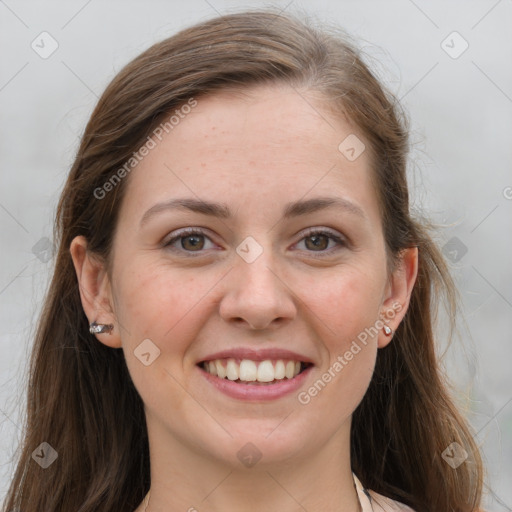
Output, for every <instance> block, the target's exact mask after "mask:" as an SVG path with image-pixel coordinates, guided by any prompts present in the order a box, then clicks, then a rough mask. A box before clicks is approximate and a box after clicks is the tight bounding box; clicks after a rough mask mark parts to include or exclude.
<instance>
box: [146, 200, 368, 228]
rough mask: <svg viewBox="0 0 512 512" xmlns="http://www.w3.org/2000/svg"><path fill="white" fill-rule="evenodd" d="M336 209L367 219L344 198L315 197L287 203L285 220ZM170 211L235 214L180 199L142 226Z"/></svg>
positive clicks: (162, 206) (155, 209) (157, 208)
mask: <svg viewBox="0 0 512 512" xmlns="http://www.w3.org/2000/svg"><path fill="white" fill-rule="evenodd" d="M333 207H336V208H338V209H340V210H343V211H345V212H347V213H350V214H352V215H356V216H358V217H361V218H362V219H365V218H366V215H365V214H364V212H363V210H362V209H361V207H359V206H358V205H356V204H355V203H352V202H351V201H349V200H348V199H344V198H342V197H329V196H325V197H315V198H312V199H307V200H299V201H294V202H291V203H287V204H286V206H285V208H284V210H283V219H291V218H293V217H299V216H301V215H307V214H309V213H315V212H318V211H321V210H325V209H327V208H333ZM169 210H185V211H186V210H188V211H192V212H195V213H200V214H203V215H209V216H212V217H217V218H220V219H230V218H232V216H233V214H232V213H231V210H230V209H229V207H228V206H227V205H226V204H225V203H215V202H211V201H205V200H201V199H195V198H178V199H172V200H170V201H165V202H163V203H157V204H155V205H154V206H152V207H151V208H150V209H149V210H147V211H146V213H144V215H143V216H142V219H141V221H140V225H141V226H142V225H143V224H145V223H146V222H148V220H149V219H150V218H151V217H154V216H155V215H157V214H159V213H161V212H164V211H169Z"/></svg>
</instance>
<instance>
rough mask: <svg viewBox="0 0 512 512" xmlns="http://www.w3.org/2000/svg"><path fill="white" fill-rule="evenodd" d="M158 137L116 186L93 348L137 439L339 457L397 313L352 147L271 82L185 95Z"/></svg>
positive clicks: (208, 452)
mask: <svg viewBox="0 0 512 512" xmlns="http://www.w3.org/2000/svg"><path fill="white" fill-rule="evenodd" d="M163 135H164V136H163V137H162V136H161V139H162V140H159V139H158V138H156V137H155V138H154V141H155V143H156V146H155V147H153V149H151V150H150V151H149V154H148V155H147V156H146V157H145V158H144V159H143V160H142V161H141V162H140V163H139V164H138V165H137V167H136V168H135V169H134V170H133V171H132V172H131V174H130V176H129V178H125V179H128V180H129V183H127V190H126V195H125V198H124V200H123V204H122V208H121V212H120V216H119V222H118V226H117V230H116V234H115V239H114V246H113V253H112V269H111V273H110V275H109V277H108V278H107V279H110V286H109V287H107V288H108V292H106V293H109V294H110V295H109V297H110V301H111V304H112V310H113V314H114V315H115V316H113V323H114V324H115V332H114V334H113V335H112V336H108V335H102V336H99V338H100V340H101V341H103V342H104V343H106V344H109V345H110V346H118V347H122V349H123V351H124V354H125V358H126V362H127V365H128V369H129V371H130V374H131V376H132V379H133V381H134V384H135V386H136V388H137V390H138V392H139V393H140V395H141V397H142V399H143V401H144V404H145V409H146V414H147V422H148V429H149V431H150V433H151V435H152V436H153V439H160V441H161V443H162V445H163V446H167V447H168V448H167V449H169V450H170V451H171V452H172V451H173V450H174V449H175V448H176V450H178V448H177V447H178V446H179V447H180V448H179V450H188V452H189V453H190V452H193V453H195V454H197V455H198V456H203V457H204V456H206V457H208V458H211V459H215V460H217V461H219V460H221V461H224V462H226V463H228V464H237V465H240V464H241V463H242V464H246V465H247V464H248V463H247V461H248V460H249V459H251V457H252V460H256V459H258V457H260V456H261V457H262V458H261V462H260V464H263V463H265V462H276V461H278V460H280V459H284V458H287V459H289V458H292V459H293V458H294V457H295V458H301V457H312V456H313V454H315V453H318V452H319V451H320V450H321V449H323V448H326V447H329V446H330V447H331V449H333V448H332V447H334V446H340V439H343V440H345V441H346V440H348V436H349V431H350V418H351V415H352V413H353V411H354V409H355V408H356V406H357V405H358V403H359V402H360V401H361V399H362V397H363V395H364V393H365V391H366V389H367V387H368V384H369V382H370V379H371V376H372V371H373V367H374V363H375V358H376V353H377V348H378V347H379V346H384V345H385V344H386V343H387V342H388V341H389V339H390V337H389V336H386V335H385V334H384V333H383V331H382V323H379V322H378V320H379V317H382V316H383V315H385V317H387V318H393V317H394V318H393V319H392V320H390V321H389V325H390V326H391V327H392V328H396V325H397V323H398V319H399V317H400V316H401V313H400V314H399V313H398V310H399V309H401V306H400V304H398V303H397V297H398V296H399V295H400V293H401V292H400V289H401V288H400V286H399V285H397V286H394V285H393V279H392V276H389V275H388V273H387V264H386V253H385V244H384V239H383V233H382V225H381V218H380V214H379V206H378V202H377V197H376V194H375V191H374V189H373V187H372V183H371V181H370V161H369V154H368V153H369V152H368V151H364V147H363V146H362V143H363V141H364V139H363V137H362V136H361V134H360V132H359V131H358V130H357V128H355V127H353V126H351V125H350V124H348V123H347V122H345V121H343V120H342V119H340V118H339V117H338V118H334V117H332V116H331V115H329V114H327V113H326V111H325V110H324V109H322V107H321V104H320V103H319V102H318V101H315V99H314V98H313V97H312V95H310V94H305V93H301V94H298V93H297V92H295V91H294V90H293V89H291V88H288V87H285V86H279V87H278V86H272V87H271V86H260V87H256V88H253V89H248V90H246V91H245V92H244V94H234V93H232V92H231V93H229V92H226V91H224V92H221V93H218V94H215V95H212V96H209V97H201V98H197V105H196V106H195V107H194V108H193V109H191V112H190V113H189V114H187V115H185V116H183V118H182V119H180V121H179V123H178V124H176V125H175V126H174V127H173V128H172V130H170V131H169V133H168V134H166V133H165V131H164V132H163ZM347 137H349V138H348V139H347ZM356 137H357V138H356ZM344 141H345V142H344ZM340 144H341V148H340V149H339V147H340ZM359 153H360V154H359ZM358 155H359V156H358ZM320 200H321V201H320ZM180 204H181V206H180ZM184 229H192V230H193V233H192V234H187V233H186V232H184ZM390 278H391V279H390ZM402 288H403V287H402ZM397 290H398V291H397ZM402 291H403V290H402ZM398 298H402V299H403V300H402V301H401V302H402V303H403V302H404V300H405V299H404V296H403V293H402V295H401V296H400V297H398ZM397 304H398V305H397ZM389 312H392V313H391V314H390V313H389ZM99 319H100V320H101V319H102V318H101V317H100V318H99ZM91 320H92V319H91ZM107 320H108V319H107ZM375 326H377V328H375ZM377 331H378V334H375V332H377ZM363 340H364V341H363ZM228 361H229V362H228ZM290 361H291V362H290ZM299 363H301V364H299ZM304 363H305V364H304ZM210 367H211V369H212V371H213V373H215V372H216V373H217V375H214V374H210V373H209V372H210V370H209V369H207V368H210ZM213 368H215V370H213ZM299 368H300V369H302V370H304V368H306V369H305V370H304V371H303V372H302V373H300V374H299V375H297V376H295V373H296V371H297V369H299ZM219 372H220V374H221V376H219ZM223 373H227V376H226V377H224V376H223V375H222V374H223ZM240 378H241V379H243V382H242V381H240ZM251 379H253V380H251ZM254 379H259V380H256V381H254ZM260 381H264V382H260ZM269 381H271V382H269ZM247 443H252V445H249V444H247ZM173 447H174V448H173ZM164 449H165V448H164ZM336 449H339V448H336ZM175 456H176V457H177V458H178V459H179V457H180V456H179V455H175Z"/></svg>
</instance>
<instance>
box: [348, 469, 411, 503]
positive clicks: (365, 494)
mask: <svg viewBox="0 0 512 512" xmlns="http://www.w3.org/2000/svg"><path fill="white" fill-rule="evenodd" d="M353 476H354V482H355V484H356V490H357V495H358V496H359V501H360V502H361V507H362V508H363V512H414V510H413V509H412V508H410V507H408V506H407V505H404V504H403V503H400V502H398V501H394V500H392V499H391V498H386V497H385V496H382V495H381V494H378V493H376V492H374V491H371V490H368V489H365V488H364V487H363V485H362V484H361V482H360V481H359V478H357V476H356V475H353Z"/></svg>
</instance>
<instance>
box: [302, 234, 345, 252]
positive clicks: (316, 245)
mask: <svg viewBox="0 0 512 512" xmlns="http://www.w3.org/2000/svg"><path fill="white" fill-rule="evenodd" d="M304 235H305V236H304V238H302V240H301V241H300V242H299V243H301V242H302V241H304V244H305V247H306V250H307V251H308V252H320V253H331V252H332V250H334V251H336V250H339V249H341V248H343V247H346V245H347V243H346V241H345V240H344V239H343V237H341V236H339V235H337V234H336V233H333V232H331V231H328V230H325V229H316V230H315V229H312V230H309V231H308V232H306V233H305V234H304ZM331 242H334V247H332V246H331V247H329V244H330V243H331Z"/></svg>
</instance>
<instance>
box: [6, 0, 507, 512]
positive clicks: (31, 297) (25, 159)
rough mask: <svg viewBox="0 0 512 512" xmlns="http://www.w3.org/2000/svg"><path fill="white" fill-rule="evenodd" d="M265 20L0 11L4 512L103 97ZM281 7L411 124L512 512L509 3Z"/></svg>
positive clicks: (217, 3) (213, 5) (133, 5)
mask: <svg viewBox="0 0 512 512" xmlns="http://www.w3.org/2000/svg"><path fill="white" fill-rule="evenodd" d="M263 5H267V4H264V3H263V2H255V1H252V2H242V1H234V0H233V1H224V2H223V1H221V0H211V1H206V0H188V1H187V2H183V3H182V2H178V1H176V0H174V1H166V2H164V1H161V2H160V1H151V2H141V1H139V2H135V1H123V2H120V1H110V2H108V3H107V2H101V1H100V0H89V1H87V0H73V1H69V0H68V1H66V2H64V1H61V2H51V1H46V2H36V1H35V0H30V1H29V0H27V1H16V0H5V1H2V0H0V55H1V66H0V112H1V122H0V130H1V132H0V165H1V172H0V233H1V241H2V251H1V254H0V258H1V260H0V262H1V264H0V269H1V270H0V272H1V274H0V308H1V309H0V326H1V327H0V347H1V353H2V357H1V358H0V384H1V387H0V434H1V435H0V457H1V459H0V463H1V465H0V491H1V493H2V494H1V497H0V499H2V498H3V496H4V494H5V492H6V490H7V486H8V482H9V478H10V475H11V472H12V470H13V465H12V457H13V456H14V455H15V453H16V446H17V444H18V442H19V440H20V437H21V434H22V432H21V426H20V425H21V418H22V416H23V414H24V410H23V407H24V403H25V397H24V388H23V386H24V385H25V383H26V373H25V372H26V365H27V356H28V354H29V352H30V346H31V339H32V335H33V331H34V326H35V321H36V318H37V315H38V312H39V309H40V306H41V300H42V298H43V295H44V291H45V289H46V286H47V283H48V279H49V276H50V272H51V269H52V262H53V260H52V258H51V252H49V251H47V250H45V249H47V247H48V246H49V241H50V240H51V238H52V231H51V227H52V222H53V215H54V210H55V206H56V201H57V199H58V196H59V191H60V189H61V187H62V185H63V183H64V180H65V177H66V174H67V172H68V169H69V167H70V164H71V162H72V159H73V156H74V153H75V151H76V148H77V143H78V140H79V137H80V135H81V133H82V131H83V129H84V127H85V123H86V121H87V119H88V117H89V115H90V113H91V111H92V109H93V107H94V105H95V103H96V101H97V98H98V96H99V95H100V94H101V92H102V91H103V89H104V88H105V86H106V85H107V83H108V82H109V81H110V80H111V79H112V78H113V76H114V75H115V73H116V72H117V71H119V69H120V68H121V67H122V66H123V65H124V64H125V63H126V62H128V60H130V59H131V58H133V57H134V56H136V55H137V54H138V53H140V52H141V51H142V50H144V49H145V48H147V47H148V46H149V45H150V44H152V43H153V42H156V41H158V40H161V39H163V38H165V37H168V36H169V35H171V34H173V33H175V32H176V31H178V30H179V29H181V28H183V27H185V26H186V25H190V24H192V23H195V22H198V21H201V20H205V19H207V18H210V17H212V16H215V15H216V13H226V12H232V11H237V10H241V9H243V8H244V7H259V6H263ZM271 5H275V6H279V7H281V8H282V9H283V10H287V11H290V12H297V11H306V12H310V13H313V14H314V15H315V16H316V17H317V18H318V19H320V20H328V21H330V22H334V23H336V24H339V25H341V26H342V27H344V28H345V29H347V30H348V31H349V33H351V34H352V35H353V36H355V37H356V38H357V40H358V41H359V43H360V44H361V45H362V46H363V48H364V50H365V52H366V53H367V55H368V62H369V63H370V65H372V66H373V67H374V69H376V71H377V73H378V74H379V76H380V77H381V78H382V80H383V81H384V82H385V83H386V84H387V85H388V86H389V87H390V88H391V90H392V91H393V92H394V93H395V94H396V95H397V96H398V97H399V98H401V100H402V103H403V104H404V106H405V107H406V109H407V111H408V113H409V115H410V118H411V122H412V125H411V126H412V142H413V150H412V152H411V162H410V184H411V187H412V188H413V198H414V207H415V209H416V210H417V211H418V212H420V213H421V212H423V213H425V214H428V216H429V217H430V218H431V219H432V220H434V221H435V222H436V223H437V224H439V225H440V229H439V231H438V239H439V242H440V244H441V245H443V246H444V247H445V249H444V250H445V252H446V255H447V257H448V258H449V259H451V260H452V269H453V273H454V276H455V277H456V280H457V283H458V285H459V287H460V291H461V297H462V303H461V310H460V317H459V325H460V335H459V337H458V338H457V339H456V340H455V342H454V343H453V344H452V345H451V347H450V348H449V350H447V351H446V355H445V359H444V360H445V366H446V372H447V374H448V375H449V376H450V378H451V379H452V381H453V382H454V384H455V392H456V395H457V397H459V398H460V400H461V403H462V404H463V405H464V406H465V407H466V408H467V414H468V417H469V419H470V421H471V424H472V426H473V427H474V429H475V436H476V439H477V442H478V444H479V445H480V446H481V447H482V449H483V453H484V457H485V461H486V463H487V471H488V478H487V484H486V489H487V498H486V507H487V509H488V510H492V511H502V510H512V489H511V486H510V482H512V386H511V380H512V379H511V376H510V374H511V364H512V345H511V342H512V339H511V332H512V315H511V313H512V286H511V282H512V272H511V267H510V261H511V253H512V247H511V243H510V239H511V233H512V215H511V214H512V188H511V187H512V172H511V163H512V122H511V121H512V66H511V63H512V31H511V27H512V1H511V0H499V1H496V0H479V1H467V0H466V1H451V2H447V1H439V0H436V1H428V2H427V1H420V0H415V1H412V0H396V1H387V2H380V1H357V2H356V1H334V0H330V1H329V0H323V1H316V2H306V1H300V0H295V1H292V2H290V0H286V1H284V2H272V3H271ZM43 31H46V32H48V33H49V34H50V35H51V37H52V38H53V39H54V40H55V41H56V42H57V44H58V48H57V50H56V51H55V52H54V53H53V54H52V55H50V56H47V58H42V57H41V56H40V55H39V54H38V53H36V51H34V49H33V48H32V47H31V44H32V42H33V41H35V43H34V46H35V45H36V44H39V48H38V51H39V52H40V53H41V52H44V51H49V49H51V46H50V44H51V41H50V39H49V38H48V36H40V34H41V32H43ZM454 31H456V32H458V33H459V34H460V36H461V37H459V36H457V35H453V34H452V33H453V32H454ZM44 37H46V39H45V40H44V41H45V43H44V48H41V47H42V43H41V38H44ZM443 41H445V42H444V43H443ZM466 44H468V45H469V46H468V48H467V49H466V51H464V52H463V53H461V51H462V50H463V49H464V47H465V46H466ZM36 48H37V47H36ZM450 54H451V55H450ZM459 54H460V55H459ZM444 349H445V347H444V346H441V347H440V352H441V351H443V352H444ZM507 484H508V485H507Z"/></svg>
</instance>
